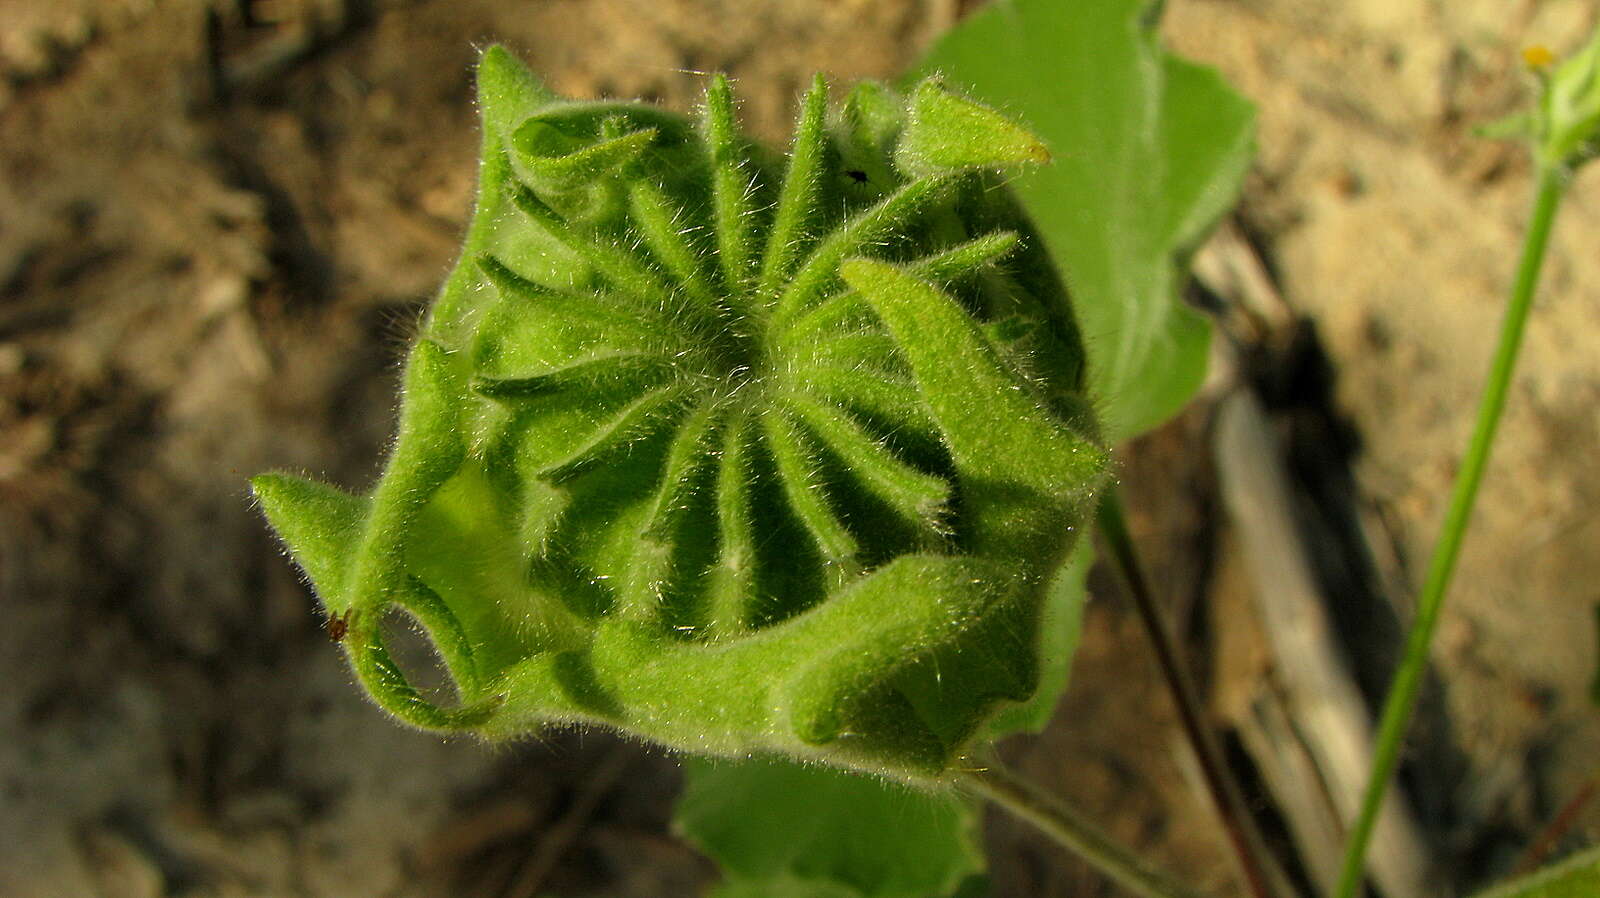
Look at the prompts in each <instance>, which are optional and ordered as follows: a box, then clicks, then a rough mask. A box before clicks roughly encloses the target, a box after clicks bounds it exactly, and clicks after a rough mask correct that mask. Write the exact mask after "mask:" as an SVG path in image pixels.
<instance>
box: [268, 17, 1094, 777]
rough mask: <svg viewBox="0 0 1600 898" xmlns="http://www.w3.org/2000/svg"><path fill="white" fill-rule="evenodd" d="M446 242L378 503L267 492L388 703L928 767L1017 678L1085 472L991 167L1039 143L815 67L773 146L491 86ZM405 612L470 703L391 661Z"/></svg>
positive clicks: (497, 65) (1050, 319)
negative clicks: (464, 192) (459, 216)
mask: <svg viewBox="0 0 1600 898" xmlns="http://www.w3.org/2000/svg"><path fill="white" fill-rule="evenodd" d="M478 81H479V98H480V102H481V104H482V107H483V118H484V158H483V163H482V172H481V184H480V190H479V197H478V207H477V212H476V215H475V218H474V222H473V224H472V227H471V229H470V231H469V233H468V236H467V245H466V247H465V251H464V253H463V257H462V260H461V262H460V264H459V265H458V266H457V268H456V270H455V272H454V273H453V274H452V275H451V277H450V279H449V280H448V281H447V282H446V284H445V286H444V288H443V290H442V291H441V293H440V296H439V299H438V300H437V301H436V303H435V304H434V307H433V309H432V312H431V314H430V316H429V319H428V322H427V323H426V325H425V327H424V329H423V332H422V334H421V335H420V337H419V339H418V341H417V344H416V347H415V348H414V349H413V351H412V354H411V357H410V360H409V362H408V364H407V368H406V373H405V380H404V397H403V405H402V411H401V416H400V425H399V433H398V437H397V440H396V442H395V446H394V449H393V451H392V453H391V455H390V458H389V462H388V465H387V467H386V469H385V473H384V475H383V478H382V479H381V480H380V482H379V483H378V485H377V486H376V487H375V488H374V489H373V491H372V492H371V494H370V495H368V496H366V497H357V496H352V495H349V494H346V493H343V492H341V491H339V490H336V489H334V488H332V487H328V486H323V485H320V484H316V483H312V482H309V481H306V480H303V479H300V478H297V477H292V476H289V475H283V474H268V475H263V476H261V477H257V478H255V480H254V481H252V482H253V485H254V487H255V494H256V496H257V498H258V500H259V501H260V503H261V505H262V507H263V509H264V510H265V512H266V514H267V517H268V518H269V519H270V521H271V522H272V525H273V527H274V528H275V529H276V530H277V532H278V534H279V535H280V536H281V537H282V539H283V540H284V542H285V543H286V544H287V545H288V546H289V549H290V551H291V552H292V553H293V555H294V557H295V559H296V561H297V562H299V564H300V566H301V567H302V568H303V569H304V570H305V572H306V574H307V576H308V577H309V578H310V580H311V582H312V583H313V585H314V586H315V588H316V591H317V594H318V596H319V597H320V599H321V601H322V603H323V605H324V607H325V610H326V611H327V613H328V614H330V615H333V616H336V617H340V618H341V619H344V620H346V621H347V631H346V633H345V637H344V639H343V645H344V647H345V650H346V651H347V653H348V655H349V657H350V661H351V664H352V666H353V668H354V669H355V671H356V673H357V674H358V676H359V677H360V679H361V681H362V683H363V684H364V685H365V686H366V688H367V689H368V690H369V691H370V692H371V694H372V696H373V697H374V698H375V699H376V700H377V702H378V703H379V704H380V705H381V706H382V707H383V708H384V709H385V710H387V711H389V712H390V713H392V714H393V715H394V716H396V717H398V718H400V719H401V720H404V721H406V722H408V723H411V724H414V725H417V726H422V727H428V728H436V729H443V730H466V731H470V732H474V733H477V734H480V735H482V736H485V737H489V738H503V737H512V736H517V735H519V734H525V733H529V732H533V731H536V730H538V729H539V728H541V727H544V726H548V725H571V724H598V725H604V726H608V727H612V728H615V729H618V730H621V731H625V732H628V733H633V734H636V735H638V736H641V737H643V738H647V739H650V740H653V741H656V742H658V743H662V744H664V745H667V746H670V747H672V748H675V749H680V750H684V751H690V752H696V753H706V754H716V755H747V754H751V753H765V754H779V755H784V756H787V757H792V758H798V759H809V760H816V761H821V762H824V763H829V764H834V765H838V766H844V767H851V768H856V769H861V770H868V771H874V772H878V773H882V774H886V775H889V776H894V777H897V778H901V779H908V780H923V781H927V780H936V779H939V778H940V777H941V776H943V775H944V774H946V773H947V772H948V771H949V769H950V766H951V765H952V763H953V762H954V761H955V760H956V759H957V758H958V757H959V756H960V754H961V753H962V751H963V750H964V748H965V747H966V743H967V742H968V741H969V740H970V739H971V738H972V737H973V735H974V733H975V732H976V731H977V729H978V727H979V725H980V724H981V723H982V722H983V721H984V720H985V719H986V718H987V717H988V716H989V715H990V714H991V713H992V712H993V711H995V710H996V709H997V708H998V707H999V706H1000V705H1001V703H1003V702H1006V701H1018V700H1022V699H1025V698H1027V697H1028V696H1029V695H1030V694H1031V692H1032V690H1033V688H1034V682H1035V677H1036V669H1037V666H1038V658H1037V648H1036V646H1037V643H1038V640H1037V631H1038V623H1039V621H1038V618H1039V605H1040V601H1041V597H1042V593H1043V590H1044V589H1045V586H1046V585H1047V583H1048V582H1049V579H1050V577H1051V575H1052V574H1053V573H1054V572H1055V571H1056V569H1057V568H1058V567H1059V566H1060V565H1061V563H1062V562H1063V561H1064V560H1065V558H1066V556H1067V553H1068V550H1069V549H1071V547H1072V545H1073V544H1074V541H1075V535H1076V533H1077V532H1078V531H1079V529H1080V528H1081V527H1082V526H1083V525H1084V522H1085V521H1086V519H1087V514H1088V513H1089V510H1090V509H1091V507H1092V504H1093V500H1094V496H1095V493H1096V490H1097V489H1098V487H1099V485H1100V483H1101V480H1102V479H1103V476H1104V471H1105V468H1106V464H1107V454H1106V451H1105V449H1104V448H1103V446H1102V445H1101V444H1100V442H1099V440H1098V436H1097V433H1096V428H1095V425H1094V422H1093V415H1092V413H1091V409H1090V406H1089V403H1088V401H1087V400H1086V399H1085V397H1084V396H1083V393H1082V390H1083V383H1084V379H1085V378H1084V370H1083V358H1084V356H1083V350H1082V347H1081V345H1080V343H1079V338H1078V332H1077V329H1076V326H1075V325H1074V323H1073V319H1072V314H1071V308H1070V304H1069V302H1068V298H1067V296H1066V293H1065V291H1064V290H1063V288H1062V285H1061V283H1060V280H1059V279H1058V277H1057V276H1056V275H1055V273H1054V271H1053V269H1052V268H1051V266H1050V262H1049V259H1048V257H1047V256H1046V255H1045V254H1044V250H1043V248H1042V247H1041V246H1040V245H1039V242H1038V241H1037V240H1036V239H1035V238H1034V236H1033V234H1032V231H1031V229H1030V228H1029V226H1028V223H1027V222H1026V220H1025V219H1024V218H1023V217H1022V215H1021V213H1020V212H1019V211H1018V208H1017V206H1016V205H1015V203H1014V202H1013V201H1012V200H1011V198H1010V197H1009V195H1008V194H1007V193H1006V191H1005V190H1004V189H1003V187H1002V186H1001V177H1002V173H1003V171H1004V170H1005V169H1008V168H1013V167H1015V166H1016V165H1018V164H1021V163H1028V162H1034V161H1041V160H1043V159H1045V158H1047V155H1048V154H1047V153H1046V151H1045V149H1044V147H1043V145H1042V144H1040V143H1039V141H1038V140H1037V139H1035V138H1033V137H1032V135H1030V134H1029V133H1028V132H1027V131H1026V130H1024V129H1023V128H1021V127H1020V126H1018V125H1017V124H1015V123H1013V122H1011V121H1009V120H1008V119H1006V118H1005V117H1003V116H1001V115H1000V114H998V113H996V112H995V111H993V110H991V109H988V108H986V107H983V106H981V105H979V104H977V103H974V102H972V101H970V100H967V99H965V98H963V97H961V96H959V95H957V94H955V93H953V92H951V91H949V90H948V89H946V88H945V87H943V86H942V85H940V84H939V83H938V82H937V81H934V80H928V81H925V82H923V83H922V84H920V85H918V86H917V87H916V88H915V89H914V90H913V91H912V92H911V95H910V97H909V99H908V98H905V97H901V96H899V95H897V94H896V93H894V92H893V91H891V90H890V89H889V88H887V87H885V86H883V85H881V84H875V83H865V84H862V85H859V86H857V87H856V88H855V89H854V90H853V91H852V92H851V93H850V94H849V96H848V97H847V98H846V100H845V102H844V103H843V105H842V108H841V109H838V110H835V111H832V112H830V108H829V104H828V96H827V93H828V92H827V86H826V85H825V84H824V83H823V82H822V81H821V80H820V79H819V80H818V81H817V82H816V83H815V84H814V86H813V87H812V89H811V90H810V92H809V93H808V94H807V95H806V97H805V99H804V101H803V104H802V110H801V114H800V120H799V123H798V125H797V129H796V133H795V137H794V143H793V146H792V148H791V150H790V153H789V155H788V157H787V160H777V159H775V158H774V157H772V156H771V155H770V154H767V153H765V152H763V151H761V150H760V149H759V148H756V147H753V146H751V145H750V144H749V143H748V142H747V141H746V140H745V139H744V138H742V137H741V136H740V135H739V132H738V129H737V125H736V121H735V114H734V101H733V95H732V92H731V91H730V89H729V86H728V83H727V81H726V80H725V79H723V78H721V77H716V78H713V79H712V80H711V81H710V84H709V86H708V88H707V91H706V98H705V103H704V106H703V108H702V109H701V111H700V115H699V116H698V119H697V120H690V119H685V118H682V117H679V116H676V115H673V114H671V113H668V112H664V111H661V110H659V109H656V108H653V107H650V106H646V105H642V104H636V103H615V102H574V101H568V100H563V99H560V98H557V97H554V96H552V95H550V94H549V93H547V92H546V91H545V90H544V89H543V88H542V87H541V86H539V85H538V83H537V82H536V81H535V80H534V79H533V77H532V76H531V75H530V74H529V73H528V72H527V70H526V69H525V68H523V67H522V66H521V65H520V64H519V63H517V62H516V61H515V60H514V59H513V58H512V57H511V56H510V55H509V54H507V53H506V52H505V51H503V50H501V49H499V48H494V49H491V50H489V51H488V52H487V53H486V54H485V55H484V58H483V60H482V63H481V65H480V67H479V71H478ZM395 612H401V613H404V614H407V615H409V616H410V617H411V618H412V619H414V621H415V622H416V623H417V624H419V625H420V626H421V627H422V628H423V629H424V630H425V631H426V632H427V634H428V636H429V637H430V638H431V640H432V642H433V645H434V647H435V648H436V650H437V653H438V655H439V657H440V659H441V660H442V661H443V663H444V666H445V668H446V669H447V671H448V673H449V675H450V680H451V683H452V685H453V687H454V690H455V693H456V697H457V700H456V701H455V702H453V703H451V702H439V701H433V700H429V699H428V698H427V697H426V696H425V695H424V694H422V693H421V692H419V691H418V690H417V689H415V688H413V687H412V686H411V685H410V684H409V683H408V681H407V678H406V676H405V674H404V673H403V671H402V670H401V669H400V668H399V666H398V665H397V664H396V663H395V661H394V660H393V659H392V658H391V657H390V655H389V652H388V651H387V649H386V647H385V643H384V638H383V632H382V627H381V626H380V624H381V623H382V620H383V618H384V617H385V616H386V615H392V614H394V613H395Z"/></svg>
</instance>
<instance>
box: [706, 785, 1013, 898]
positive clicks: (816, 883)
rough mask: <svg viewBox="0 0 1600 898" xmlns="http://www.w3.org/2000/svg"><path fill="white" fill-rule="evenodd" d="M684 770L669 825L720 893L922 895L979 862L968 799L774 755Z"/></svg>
mask: <svg viewBox="0 0 1600 898" xmlns="http://www.w3.org/2000/svg"><path fill="white" fill-rule="evenodd" d="M688 773H689V779H688V785H687V787H686V789H685V791H684V795H683V797H682V799H680V801H679V803H678V809H677V814H676V816H675V822H676V826H677V828H678V830H679V831H680V832H682V833H683V834H684V835H685V836H686V837H688V838H689V840H690V841H692V842H694V843H695V844H696V845H697V846H698V847H699V848H700V849H701V850H702V851H704V852H706V853H707V854H709V855H710V856H712V857H713V858H715V859H716V860H717V862H718V864H719V866H721V868H722V870H723V872H724V873H725V874H726V876H727V877H728V879H729V882H730V885H729V886H726V887H724V893H723V894H746V893H748V894H773V895H786V894H792V895H795V896H813V895H828V896H832V895H839V896H841V898H927V896H935V895H948V894H950V893H951V892H953V891H954V890H955V889H956V888H957V887H958V886H959V885H960V884H961V883H962V882H963V881H964V880H965V879H967V878H968V877H969V876H971V875H973V874H975V873H978V872H980V871H981V870H982V869H983V853H982V851H981V850H980V848H979V844H978V838H977V833H978V815H977V814H975V813H974V810H973V808H972V805H971V802H970V800H968V799H963V798H960V797H957V796H955V795H952V794H949V793H942V792H940V793H930V792H919V791H914V790H912V789H908V788H907V787H905V786H902V785H899V784H895V783H886V782H883V781H882V780H877V779H872V778H867V777H862V776H860V775H857V774H850V773H842V772H839V771H834V770H827V769H824V768H819V767H803V766H801V765H798V764H792V763H788V762H783V761H744V762H740V763H737V764H727V763H720V762H709V761H696V762H693V763H691V764H690V765H689V769H688ZM774 833H782V834H783V838H781V839H777V838H772V835H773V834H774ZM763 888H764V889H767V890H769V891H760V889H763ZM741 889H744V890H745V891H743V892H741V891H740V890H741Z"/></svg>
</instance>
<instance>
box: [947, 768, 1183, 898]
mask: <svg viewBox="0 0 1600 898" xmlns="http://www.w3.org/2000/svg"><path fill="white" fill-rule="evenodd" d="M960 782H961V784H962V785H963V786H964V787H966V788H967V789H968V790H969V791H971V792H973V793H975V794H977V795H979V796H982V797H983V798H987V799H988V800H990V801H992V802H994V803H995V804H997V805H999V806H1000V807H1002V808H1004V809H1005V810H1007V811H1009V812H1010V813H1012V814H1014V815H1016V816H1017V817H1018V818H1020V819H1022V820H1025V821H1027V822H1028V823H1031V824H1033V825H1034V826H1035V827H1037V828H1038V829H1039V831H1040V832H1042V833H1044V834H1045V835H1047V836H1049V837H1050V838H1052V839H1054V840H1055V841H1056V842H1058V843H1060V844H1061V845H1062V846H1064V847H1065V848H1066V849H1067V850H1068V851H1071V852H1073V853H1074V854H1076V855H1078V856H1079V857H1081V858H1083V859H1084V860H1085V861H1087V862H1088V863H1090V864H1092V865H1093V866H1094V867H1095V868H1096V869H1098V870H1099V871H1100V872H1102V873H1104V874H1105V875H1106V876H1108V877H1110V878H1111V879H1113V880H1115V881H1116V882H1117V883H1118V884H1119V885H1121V886H1122V887H1123V888H1125V889H1127V890H1128V891H1130V892H1132V893H1134V894H1135V895H1140V896H1142V898H1202V896H1201V893H1199V892H1197V891H1195V890H1193V889H1191V888H1189V887H1188V886H1185V885H1182V884H1180V883H1177V882H1174V881H1172V880H1170V879H1168V878H1167V877H1165V876H1163V875H1162V874H1160V873H1157V872H1155V871H1153V870H1150V869H1149V868H1147V867H1145V866H1144V865H1143V864H1142V863H1141V862H1140V860H1139V858H1138V857H1137V856H1136V855H1134V854H1133V853H1132V852H1130V851H1128V850H1127V849H1126V848H1123V847H1122V846H1120V845H1118V844H1116V843H1115V842H1112V841H1111V840H1110V839H1109V838H1107V837H1106V836H1105V834H1103V833H1101V832H1100V831H1099V830H1098V829H1096V828H1095V827H1094V826H1092V825H1091V824H1089V823H1087V822H1085V821H1084V820H1083V818H1082V817H1081V816H1079V814H1078V813H1077V812H1076V811H1074V810H1073V809H1072V808H1069V807H1067V806H1066V805H1065V804H1063V803H1062V802H1061V801H1060V800H1059V799H1057V798H1055V797H1054V796H1051V795H1048V794H1046V793H1045V792H1044V791H1042V790H1041V789H1039V787H1037V786H1035V785H1033V784H1032V783H1029V782H1027V781H1026V780H1023V779H1021V778H1020V777H1018V776H1016V775H1015V774H1013V773H1011V772H1010V771H1009V770H1006V769H1005V768H1004V767H1002V766H1000V765H999V764H998V763H994V764H991V765H988V766H985V767H982V768H979V769H975V770H969V771H968V772H966V773H965V774H963V775H962V777H961V780H960Z"/></svg>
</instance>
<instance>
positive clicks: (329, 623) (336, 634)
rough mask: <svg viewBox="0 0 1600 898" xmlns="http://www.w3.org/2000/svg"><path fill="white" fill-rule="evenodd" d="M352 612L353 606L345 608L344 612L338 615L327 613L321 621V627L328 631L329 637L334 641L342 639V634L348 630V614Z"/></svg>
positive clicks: (353, 610)
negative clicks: (325, 617)
mask: <svg viewBox="0 0 1600 898" xmlns="http://www.w3.org/2000/svg"><path fill="white" fill-rule="evenodd" d="M354 612H355V609H354V608H346V609H345V610H344V614H341V615H338V616H335V615H332V614H330V615H328V617H327V619H326V620H324V621H323V622H322V628H323V629H324V630H327V631H328V638H329V639H331V640H333V641H334V642H341V641H343V640H344V634H346V633H348V632H350V615H351V614H352V613H354Z"/></svg>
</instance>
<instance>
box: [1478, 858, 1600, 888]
mask: <svg viewBox="0 0 1600 898" xmlns="http://www.w3.org/2000/svg"><path fill="white" fill-rule="evenodd" d="M1595 895H1600V848H1591V849H1589V850H1588V851H1584V852H1580V853H1579V854H1576V855H1574V856H1572V857H1570V858H1567V859H1566V860H1564V861H1561V862H1560V863H1556V864H1552V865H1550V866H1548V867H1545V868H1544V869H1543V870H1539V871H1538V872H1535V873H1531V874H1529V875H1527V876H1524V877H1523V878H1521V879H1518V880H1515V881H1513V882H1509V883H1506V884H1504V885H1500V886H1495V887H1494V888H1492V889H1489V890H1488V891H1486V892H1479V893H1478V894H1477V895H1475V896H1473V898H1594V896H1595Z"/></svg>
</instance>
